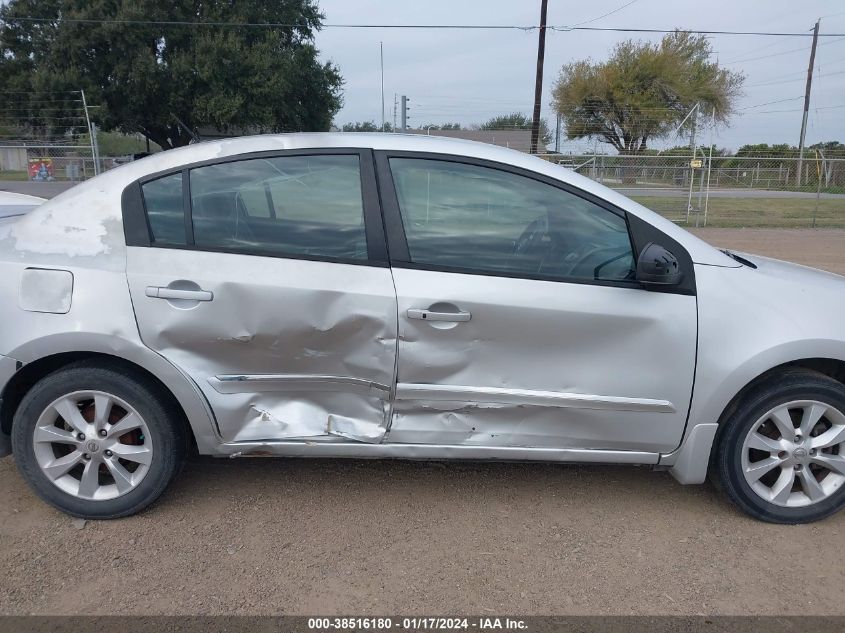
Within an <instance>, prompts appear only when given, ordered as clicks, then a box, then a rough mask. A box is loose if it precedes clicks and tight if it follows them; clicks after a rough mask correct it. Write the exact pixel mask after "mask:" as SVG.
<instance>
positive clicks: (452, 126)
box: [420, 123, 461, 130]
mask: <svg viewBox="0 0 845 633" xmlns="http://www.w3.org/2000/svg"><path fill="white" fill-rule="evenodd" d="M420 129H421V130H460V129H461V124H460V123H428V124H427V125H422V126H420Z"/></svg>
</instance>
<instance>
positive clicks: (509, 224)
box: [377, 153, 697, 452]
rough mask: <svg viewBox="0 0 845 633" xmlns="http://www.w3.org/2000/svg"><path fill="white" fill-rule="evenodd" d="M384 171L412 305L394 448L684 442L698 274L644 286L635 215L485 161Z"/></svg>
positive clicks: (661, 447) (401, 292) (383, 164)
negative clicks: (672, 285)
mask: <svg viewBox="0 0 845 633" xmlns="http://www.w3.org/2000/svg"><path fill="white" fill-rule="evenodd" d="M377 162H378V165H379V179H380V182H381V183H382V187H383V190H382V194H383V204H384V205H385V214H386V215H385V220H386V225H387V231H388V237H389V245H390V252H391V261H392V266H393V275H394V281H395V284H396V290H397V295H398V307H399V353H398V366H397V380H398V382H397V387H396V402H395V405H394V412H393V419H392V423H391V428H390V432H389V436H388V438H387V441H389V442H400V443H406V442H407V443H434V444H444V445H475V446H502V447H505V446H518V447H543V448H567V449H596V450H605V451H645V452H658V451H669V450H672V449H673V448H675V447H676V446H677V445H678V444H679V442H680V439H681V436H682V433H683V429H684V424H685V420H686V415H687V410H688V407H689V402H690V397H691V391H692V385H693V371H694V367H695V350H696V335H697V332H696V328H697V325H696V298H695V296H694V294H695V292H694V279H693V278H692V275H693V274H694V273H693V270H692V266H691V264H690V265H688V266H687V270H685V271H684V273H685V274H686V275H687V282H686V283H684V284H683V285H682V287H681V288H678V289H675V290H674V291H672V292H653V291H649V290H646V289H644V288H643V287H642V286H641V285H640V284H638V283H637V282H636V281H635V280H634V265H635V259H636V258H635V255H634V253H635V250H634V247H633V246H632V240H631V236H630V234H629V227H628V218H627V217H626V214H625V213H624V212H622V211H619V210H617V209H615V208H613V207H610V206H609V205H607V204H606V203H602V202H601V201H598V200H595V199H588V198H589V196H588V195H587V194H583V193H582V192H579V191H574V190H572V189H571V188H567V187H566V186H565V185H563V184H561V183H559V182H556V181H553V180H551V179H547V178H544V177H543V176H539V175H536V174H530V173H527V172H521V171H519V170H515V169H510V168H505V167H502V166H496V165H493V164H485V163H482V162H480V161H470V160H466V159H454V160H449V159H448V158H443V157H440V158H438V157H436V156H435V155H410V154H401V153H397V154H378V156H377ZM639 222H641V221H639ZM678 246H679V245H677V244H676V243H675V248H676V249H677V247H678ZM676 254H677V253H676Z"/></svg>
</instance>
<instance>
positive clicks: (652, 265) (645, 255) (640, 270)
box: [637, 242, 683, 286]
mask: <svg viewBox="0 0 845 633" xmlns="http://www.w3.org/2000/svg"><path fill="white" fill-rule="evenodd" d="M682 278H683V274H682V272H681V269H680V266H679V265H678V258H677V257H675V256H674V255H673V254H672V253H670V252H669V251H668V250H666V249H665V248H663V247H662V246H660V244H657V243H655V242H649V243H648V244H646V245H645V247H644V248H643V250H642V251H641V252H640V256H639V258H638V259H637V281H639V282H640V283H642V284H645V285H657V286H677V285H678V284H679V283H681V279H682Z"/></svg>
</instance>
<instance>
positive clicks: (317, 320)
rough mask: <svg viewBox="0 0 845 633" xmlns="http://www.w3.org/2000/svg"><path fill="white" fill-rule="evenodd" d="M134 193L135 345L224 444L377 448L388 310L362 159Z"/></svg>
mask: <svg viewBox="0 0 845 633" xmlns="http://www.w3.org/2000/svg"><path fill="white" fill-rule="evenodd" d="M129 193H130V195H129V196H128V199H129V202H128V203H127V196H126V195H125V196H124V207H125V209H124V213H125V214H126V205H127V204H129V206H130V207H132V206H134V207H138V206H140V205H139V204H135V205H132V203H131V200H132V197H133V195H137V196H138V197H139V203H142V204H143V206H142V207H141V208H142V209H143V210H142V213H143V212H144V210H145V212H146V219H147V226H148V228H149V231H150V234H149V236H148V239H149V245H148V246H145V245H143V242H144V236H143V235H141V236H140V237H138V238H134V239H133V240H129V241H130V244H132V243H138V244H139V245H134V246H133V245H130V246H129V248H128V261H127V275H128V280H129V287H130V292H131V296H132V302H133V305H134V308H135V314H136V318H137V321H138V327H139V330H140V333H141V338H142V339H143V341H144V343H145V344H146V345H148V346H149V347H151V348H152V349H154V350H156V351H158V352H159V353H161V354H162V355H163V356H165V357H166V358H168V359H169V360H170V361H171V362H173V363H174V364H175V365H176V366H178V367H180V368H181V369H182V370H183V371H184V372H185V373H187V374H189V375H190V376H191V378H192V379H193V380H194V382H195V383H196V384H197V385H198V387H199V388H200V389H201V390H202V392H203V393H204V394H205V396H206V398H207V399H208V401H209V403H210V405H211V407H212V409H213V410H214V413H215V416H216V418H217V424H218V431H219V434H220V436H221V438H222V439H223V440H224V441H228V442H237V441H252V442H255V441H261V440H279V439H291V438H311V439H316V440H317V441H320V440H324V441H325V440H329V441H331V440H332V439H335V440H336V439H337V438H340V437H342V438H347V439H352V440H356V441H363V442H379V441H380V440H381V439H382V436H383V435H384V432H385V427H386V424H387V415H388V410H389V406H388V403H389V397H390V391H391V387H392V384H393V376H394V371H395V360H396V358H395V357H396V299H395V292H394V288H393V280H392V277H391V272H390V268H389V267H388V266H387V262H386V256H385V249H384V236H383V231H382V229H381V226H382V223H381V216H380V213H379V209H378V202H377V193H376V191H375V184H374V175H373V164H372V156H371V154H370V153H369V152H358V151H357V150H356V151H343V150H339V151H332V152H323V153H319V152H316V153H315V152H305V153H302V152H299V153H286V154H283V155H274V156H258V157H250V158H242V159H239V160H235V159H229V160H228V161H227V162H217V163H213V164H203V165H199V166H196V167H193V168H191V169H185V170H182V171H178V172H175V173H171V174H165V175H163V176H161V175H159V176H156V177H155V178H154V179H148V181H146V182H142V183H140V184H139V186H138V187H137V188H136V190H135V191H134V193H133V192H132V191H130V192H129ZM145 228H146V227H145Z"/></svg>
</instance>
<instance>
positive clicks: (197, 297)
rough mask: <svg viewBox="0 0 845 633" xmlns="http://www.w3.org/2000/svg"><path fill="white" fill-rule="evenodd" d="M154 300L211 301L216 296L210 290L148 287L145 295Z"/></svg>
mask: <svg viewBox="0 0 845 633" xmlns="http://www.w3.org/2000/svg"><path fill="white" fill-rule="evenodd" d="M145 294H146V295H147V296H148V297H152V298H153V299H185V300H187V301H211V300H212V299H214V294H213V293H212V292H210V291H208V290H178V289H177V288H166V287H161V286H147V290H146V293H145Z"/></svg>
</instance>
